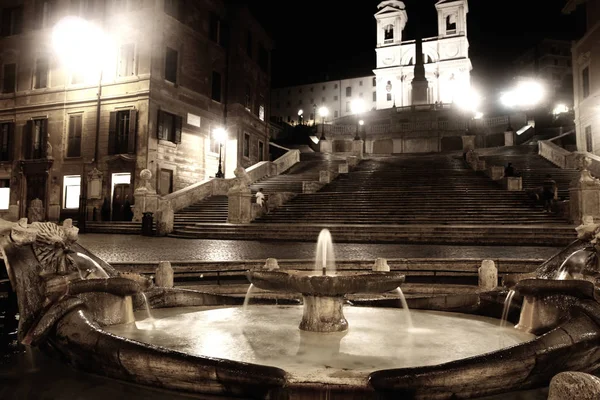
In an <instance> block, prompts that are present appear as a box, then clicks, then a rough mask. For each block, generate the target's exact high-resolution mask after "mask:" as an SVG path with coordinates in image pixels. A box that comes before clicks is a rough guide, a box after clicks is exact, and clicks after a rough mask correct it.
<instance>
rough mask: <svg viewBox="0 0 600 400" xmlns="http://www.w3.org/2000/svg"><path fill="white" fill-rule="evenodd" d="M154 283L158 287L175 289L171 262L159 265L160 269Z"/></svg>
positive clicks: (162, 262)
mask: <svg viewBox="0 0 600 400" xmlns="http://www.w3.org/2000/svg"><path fill="white" fill-rule="evenodd" d="M154 282H155V284H156V286H159V287H164V288H172V287H173V268H172V267H171V263H170V262H169V261H161V262H159V263H158V268H156V274H155V275H154Z"/></svg>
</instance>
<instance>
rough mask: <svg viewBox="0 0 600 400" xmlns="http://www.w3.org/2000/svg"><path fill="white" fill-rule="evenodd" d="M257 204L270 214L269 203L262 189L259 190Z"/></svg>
mask: <svg viewBox="0 0 600 400" xmlns="http://www.w3.org/2000/svg"><path fill="white" fill-rule="evenodd" d="M255 196H256V204H258V205H259V206H260V208H262V209H263V210H264V211H265V212H267V213H268V211H269V210H268V209H267V202H266V200H265V194H264V193H263V189H262V188H260V189H258V192H256V195H255Z"/></svg>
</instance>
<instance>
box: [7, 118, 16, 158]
mask: <svg viewBox="0 0 600 400" xmlns="http://www.w3.org/2000/svg"><path fill="white" fill-rule="evenodd" d="M14 138H15V124H14V122H13V123H11V124H8V140H7V147H8V151H7V153H8V159H7V161H12V160H13V151H14V146H13V143H14V142H15V139H14Z"/></svg>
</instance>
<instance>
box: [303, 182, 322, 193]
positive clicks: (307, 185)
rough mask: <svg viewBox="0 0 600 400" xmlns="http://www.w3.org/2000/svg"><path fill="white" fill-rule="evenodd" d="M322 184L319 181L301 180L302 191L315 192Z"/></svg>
mask: <svg viewBox="0 0 600 400" xmlns="http://www.w3.org/2000/svg"><path fill="white" fill-rule="evenodd" d="M323 186H324V185H323V184H322V183H321V182H315V181H304V182H302V193H315V192H317V191H318V190H319V189H321V188H322V187H323Z"/></svg>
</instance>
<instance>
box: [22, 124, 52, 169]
mask: <svg viewBox="0 0 600 400" xmlns="http://www.w3.org/2000/svg"><path fill="white" fill-rule="evenodd" d="M47 138H48V119H47V118H43V119H34V120H30V121H27V134H26V135H25V158H26V159H29V160H32V159H33V160H35V159H39V158H44V157H46V144H47Z"/></svg>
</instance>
